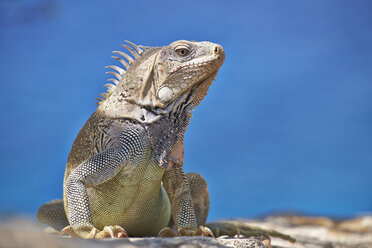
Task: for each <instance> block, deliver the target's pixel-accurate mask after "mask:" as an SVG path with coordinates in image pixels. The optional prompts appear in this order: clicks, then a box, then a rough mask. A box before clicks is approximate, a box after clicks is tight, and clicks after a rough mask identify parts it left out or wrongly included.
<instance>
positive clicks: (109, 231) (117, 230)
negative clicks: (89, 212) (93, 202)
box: [94, 226, 128, 239]
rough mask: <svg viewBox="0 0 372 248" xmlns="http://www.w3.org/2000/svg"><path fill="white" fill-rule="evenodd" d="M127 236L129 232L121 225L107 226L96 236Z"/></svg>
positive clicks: (101, 237) (98, 237) (99, 237)
mask: <svg viewBox="0 0 372 248" xmlns="http://www.w3.org/2000/svg"><path fill="white" fill-rule="evenodd" d="M126 237H128V234H127V232H126V231H125V230H124V228H122V227H121V226H105V227H104V228H103V230H102V231H100V232H98V233H96V235H95V236H94V238H95V239H103V238H126Z"/></svg>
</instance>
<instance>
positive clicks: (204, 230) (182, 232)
mask: <svg viewBox="0 0 372 248" xmlns="http://www.w3.org/2000/svg"><path fill="white" fill-rule="evenodd" d="M176 236H203V237H214V235H213V232H212V231H211V230H210V229H209V228H208V227H204V226H200V227H199V228H198V229H197V230H192V229H185V228H182V227H180V228H178V232H177V234H176V233H174V232H173V231H172V229H171V228H169V227H165V228H163V229H162V230H160V232H159V234H158V237H176Z"/></svg>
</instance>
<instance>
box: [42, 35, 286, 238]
mask: <svg viewBox="0 0 372 248" xmlns="http://www.w3.org/2000/svg"><path fill="white" fill-rule="evenodd" d="M127 43H128V44H127V45H123V46H124V47H125V48H127V50H128V51H129V52H130V53H131V55H132V56H129V55H127V54H126V53H123V52H120V51H114V53H115V54H118V55H121V56H122V57H123V58H125V59H126V60H124V59H123V58H120V57H116V56H113V58H115V59H117V60H118V61H120V62H121V63H122V64H123V66H124V67H125V69H122V68H120V67H117V66H108V68H111V69H114V70H115V71H111V72H109V73H110V74H113V75H114V76H115V77H116V78H117V79H110V80H109V81H112V82H114V83H115V84H108V85H106V86H107V87H108V91H107V93H104V94H101V96H102V98H103V99H100V102H99V106H98V108H97V109H96V111H95V112H94V113H93V114H92V116H91V117H90V118H89V119H88V121H87V122H86V123H85V125H84V126H83V127H82V129H81V130H80V132H79V134H78V136H77V137H76V139H75V141H74V143H73V145H72V148H71V152H70V154H69V157H68V161H67V165H66V172H65V178H64V185H63V189H64V194H63V201H62V200H55V201H51V202H49V203H46V204H44V205H43V206H41V207H40V209H39V212H38V219H39V220H40V221H41V222H43V223H46V224H48V225H50V226H52V227H53V228H55V229H56V230H58V231H60V230H61V229H63V230H62V232H63V233H67V234H70V235H71V236H76V237H82V238H104V237H124V236H127V235H130V236H156V235H158V234H160V236H173V235H176V234H178V235H204V236H213V233H212V231H214V232H215V234H216V235H235V234H236V233H237V232H239V230H240V233H242V234H248V235H249V234H253V235H268V234H272V235H275V236H277V235H279V236H280V235H281V234H276V233H267V232H266V231H261V230H258V229H251V228H248V227H243V226H241V227H239V228H240V229H239V228H238V226H236V225H235V224H231V223H230V224H229V223H214V224H210V225H209V227H210V228H211V229H212V231H211V230H210V229H209V228H207V227H203V225H205V221H206V218H207V215H208V210H209V193H208V188H207V184H206V182H205V180H204V179H203V178H202V177H201V176H200V175H199V174H197V173H187V174H185V173H184V172H183V170H182V164H183V137H184V134H185V131H186V129H187V126H188V123H189V120H190V118H191V111H192V110H193V109H194V108H195V106H197V105H198V104H199V103H200V101H201V100H202V99H203V98H204V96H205V95H206V94H207V91H208V88H209V86H210V85H211V84H212V81H213V80H214V78H215V76H216V75H217V71H218V69H219V68H220V67H221V65H222V63H223V62H224V59H225V54H224V50H223V48H222V47H221V46H220V45H217V44H214V43H211V42H206V41H204V42H195V41H184V40H180V41H176V42H173V43H171V44H170V45H168V46H164V47H152V48H150V47H144V46H136V45H135V44H133V43H131V42H127ZM207 226H208V225H207ZM244 228H245V229H244ZM247 228H248V229H247ZM252 230H253V231H252ZM283 237H285V236H283Z"/></svg>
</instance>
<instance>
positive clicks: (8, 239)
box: [0, 216, 372, 248]
mask: <svg viewBox="0 0 372 248" xmlns="http://www.w3.org/2000/svg"><path fill="white" fill-rule="evenodd" d="M239 222H243V223H246V224H250V225H255V226H259V227H262V228H266V229H275V230H276V231H280V232H283V233H286V234H289V235H291V236H292V237H294V238H296V239H297V242H296V243H295V244H291V243H290V242H288V241H284V240H280V239H277V238H272V240H271V246H272V247H274V248H275V247H277V248H284V247H288V248H289V247H291V248H303V247H306V248H323V247H324V248H346V247H350V248H372V216H364V217H360V218H356V219H352V220H346V221H335V220H331V219H328V218H325V217H303V216H271V217H267V218H265V219H259V220H239ZM42 228H43V227H42V226H41V225H39V224H38V223H35V222H34V221H31V220H27V219H22V218H12V219H9V220H7V221H1V223H0V247H1V248H16V247H30V248H34V247H35V248H36V247H37V248H44V247H51V248H54V247H56V248H57V247H58V248H63V247H72V248H75V247H76V248H84V247H91V248H106V247H107V248H108V247H114V248H136V247H171V248H173V247H174V248H176V247H177V248H197V247H200V248H204V247H214V248H220V247H239V248H243V247H247V248H248V247H249V248H265V247H267V246H266V245H265V244H264V243H263V242H261V241H260V240H258V239H254V238H244V237H241V238H228V237H222V238H217V239H215V238H204V237H176V238H128V239H114V240H113V239H106V240H81V239H72V238H67V237H61V236H56V235H51V234H46V233H44V232H42Z"/></svg>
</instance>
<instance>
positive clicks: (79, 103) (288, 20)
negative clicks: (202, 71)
mask: <svg viewBox="0 0 372 248" xmlns="http://www.w3.org/2000/svg"><path fill="white" fill-rule="evenodd" d="M371 10H372V2H371V1H369V0H365V1H361V0H355V1H341V0H333V1H331V0H312V1H294V0H293V1H277V0H271V1H259V0H256V1H183V2H182V3H176V1H119V0H117V1H79V0H76V1H62V0H59V1H57V0H45V1H41V0H40V1H37V0H35V1H22V0H12V1H10V0H3V1H1V3H0V65H1V68H0V82H1V93H2V94H1V98H0V104H1V105H0V106H1V121H0V134H1V141H0V152H1V154H0V166H1V167H0V168H1V174H0V212H3V213H5V212H8V213H9V212H11V213H21V214H27V215H32V216H33V215H34V214H35V213H36V211H37V209H38V207H39V206H40V205H41V204H42V203H44V202H46V201H49V200H51V199H54V198H61V197H62V182H63V174H64V169H65V163H66V160H67V156H68V153H69V150H70V147H71V145H72V142H73V141H74V138H75V136H76V135H77V133H78V131H79V129H80V128H81V126H82V125H83V124H84V122H85V121H86V120H87V119H88V117H89V116H90V114H91V113H92V112H93V111H94V109H95V107H96V105H95V104H94V103H95V100H94V98H95V97H97V96H98V94H100V93H102V92H103V91H104V88H103V85H104V84H105V80H106V79H108V78H109V76H108V75H105V71H106V70H105V69H104V66H105V65H109V64H117V63H116V62H115V61H113V59H111V58H110V56H111V51H112V50H118V49H120V48H121V46H120V43H121V42H122V41H123V40H124V39H128V40H130V41H132V42H134V43H137V44H143V45H149V46H163V45H167V44H169V43H171V42H172V41H175V40H179V39H188V40H209V41H212V42H216V43H219V44H221V45H222V46H223V47H224V49H225V53H226V61H225V64H224V65H223V67H222V69H221V70H220V73H219V76H218V77H217V81H216V82H215V83H214V85H213V86H212V87H211V89H210V91H209V93H208V96H207V97H206V98H205V100H204V101H203V102H202V103H201V105H200V106H199V107H198V108H197V109H196V111H195V112H194V117H193V119H192V120H191V125H190V127H189V129H188V132H187V133H186V139H185V156H186V158H185V170H186V171H197V172H199V173H201V174H202V175H203V176H204V177H205V178H206V179H207V181H208V183H209V187H210V194H211V210H210V218H209V220H213V219H220V218H225V217H252V216H257V215H262V214H265V213H269V212H273V211H274V212H276V211H285V210H292V211H299V212H304V213H309V214H314V215H318V214H321V215H328V216H334V217H349V216H354V215H358V214H361V213H366V212H371V211H372V190H371V189H372V82H371V81H372V14H371Z"/></svg>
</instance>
